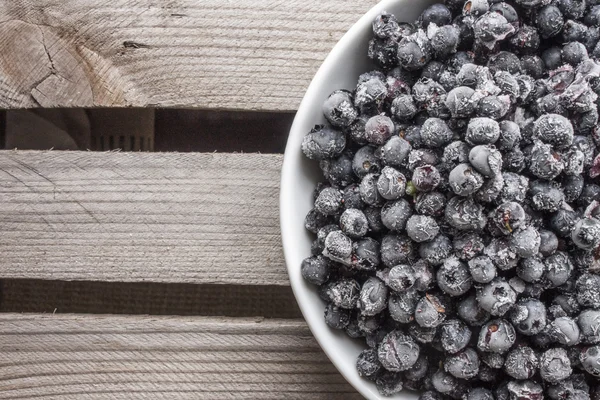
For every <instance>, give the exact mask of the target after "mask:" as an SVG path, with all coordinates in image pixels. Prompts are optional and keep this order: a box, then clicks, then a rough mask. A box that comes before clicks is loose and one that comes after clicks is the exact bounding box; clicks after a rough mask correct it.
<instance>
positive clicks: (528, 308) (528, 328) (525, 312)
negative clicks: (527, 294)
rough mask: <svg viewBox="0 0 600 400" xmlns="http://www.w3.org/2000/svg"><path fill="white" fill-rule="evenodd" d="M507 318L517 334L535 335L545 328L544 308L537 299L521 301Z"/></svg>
mask: <svg viewBox="0 0 600 400" xmlns="http://www.w3.org/2000/svg"><path fill="white" fill-rule="evenodd" d="M509 317H510V321H511V322H512V324H513V325H514V327H515V329H516V330H517V331H518V332H519V333H521V334H523V335H527V336H532V335H537V334H538V333H540V332H542V330H543V329H544V328H545V327H546V306H545V305H544V303H542V302H541V301H539V300H537V299H533V298H529V299H521V300H519V302H518V303H517V304H516V306H514V308H513V309H512V310H511V311H510V315H509Z"/></svg>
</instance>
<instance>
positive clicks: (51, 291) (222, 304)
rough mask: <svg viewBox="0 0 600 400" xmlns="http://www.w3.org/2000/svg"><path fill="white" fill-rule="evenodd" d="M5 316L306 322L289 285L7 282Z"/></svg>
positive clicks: (0, 303) (0, 304)
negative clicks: (143, 316) (138, 316)
mask: <svg viewBox="0 0 600 400" xmlns="http://www.w3.org/2000/svg"><path fill="white" fill-rule="evenodd" d="M0 312H14V313H85V314H88V313H89V314H148V315H188V316H190V315H195V316H200V315H201V316H227V317H257V316H258V317H266V318H302V314H301V313H300V310H299V308H298V305H297V304H296V300H295V299H294V295H293V293H292V289H291V288H290V287H289V286H241V285H193V284H171V283H145V282H140V283H122V282H82V281H76V282H65V281H44V280H25V279H5V280H2V281H1V299H0Z"/></svg>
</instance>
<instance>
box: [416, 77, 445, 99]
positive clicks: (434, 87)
mask: <svg viewBox="0 0 600 400" xmlns="http://www.w3.org/2000/svg"><path fill="white" fill-rule="evenodd" d="M445 94H446V90H445V89H444V88H443V87H442V85H440V84H439V83H438V82H436V81H434V80H433V79H428V78H421V79H419V80H418V81H417V82H416V83H415V84H414V86H413V88H412V95H413V99H414V100H415V101H416V102H417V104H418V105H422V106H425V105H426V104H427V103H428V102H430V101H431V100H432V99H434V98H436V97H442V96H444V95H445Z"/></svg>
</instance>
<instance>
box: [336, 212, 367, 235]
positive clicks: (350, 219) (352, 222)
mask: <svg viewBox="0 0 600 400" xmlns="http://www.w3.org/2000/svg"><path fill="white" fill-rule="evenodd" d="M340 228H341V229H342V232H344V233H345V234H346V235H348V236H349V237H351V238H354V239H358V238H361V237H363V236H365V235H366V234H367V231H368V229H369V222H368V221H367V217H366V216H365V214H364V213H363V212H362V211H361V210H357V209H354V208H351V209H348V210H346V211H344V212H343V213H342V215H341V217H340Z"/></svg>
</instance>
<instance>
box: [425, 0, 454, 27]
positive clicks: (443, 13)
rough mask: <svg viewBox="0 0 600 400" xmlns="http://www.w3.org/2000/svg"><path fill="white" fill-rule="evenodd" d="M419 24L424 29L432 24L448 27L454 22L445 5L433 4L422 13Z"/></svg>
mask: <svg viewBox="0 0 600 400" xmlns="http://www.w3.org/2000/svg"><path fill="white" fill-rule="evenodd" d="M419 22H420V23H421V24H422V26H423V28H427V26H428V25H429V24H430V23H434V24H436V25H437V26H442V25H448V24H449V23H450V22H452V13H451V12H450V10H449V9H448V7H446V6H445V5H444V4H433V5H430V6H429V7H427V8H426V9H425V10H424V11H423V12H422V13H421V16H420V17H419Z"/></svg>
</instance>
